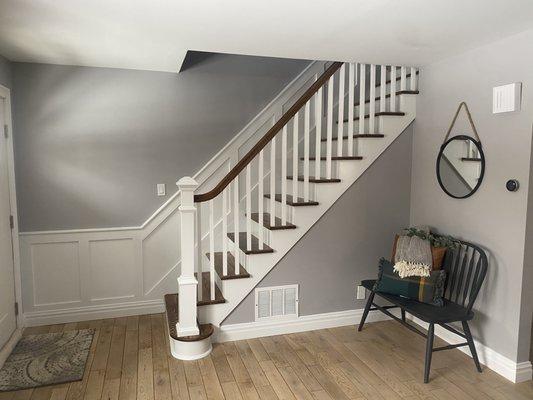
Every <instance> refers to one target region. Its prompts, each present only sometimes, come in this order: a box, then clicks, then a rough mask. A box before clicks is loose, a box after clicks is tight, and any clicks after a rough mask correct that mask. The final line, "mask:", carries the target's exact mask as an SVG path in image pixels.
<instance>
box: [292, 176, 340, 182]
mask: <svg viewBox="0 0 533 400" xmlns="http://www.w3.org/2000/svg"><path fill="white" fill-rule="evenodd" d="M287 179H289V180H291V181H292V180H293V177H292V176H291V175H289V176H287ZM298 180H299V181H300V182H304V176H303V175H298ZM340 181H341V180H340V179H338V178H331V179H327V178H315V177H314V176H310V177H309V182H311V183H339V182H340Z"/></svg>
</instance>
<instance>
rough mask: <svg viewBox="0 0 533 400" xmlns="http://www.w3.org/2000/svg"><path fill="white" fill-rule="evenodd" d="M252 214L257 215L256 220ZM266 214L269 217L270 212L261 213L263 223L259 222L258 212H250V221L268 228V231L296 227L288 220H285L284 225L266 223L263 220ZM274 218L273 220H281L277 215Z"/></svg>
mask: <svg viewBox="0 0 533 400" xmlns="http://www.w3.org/2000/svg"><path fill="white" fill-rule="evenodd" d="M245 215H246V214H245ZM254 216H257V220H255V219H254ZM266 216H268V218H270V213H268V212H265V213H263V223H261V222H259V213H252V217H251V218H252V221H254V222H255V223H257V224H260V225H261V226H263V227H264V228H265V229H268V230H269V231H283V230H289V229H296V225H294V224H293V223H291V222H288V221H287V222H286V225H274V226H272V225H270V224H268V225H266V224H265V222H264V220H265V218H267V217H266ZM274 218H275V220H279V221H281V218H279V217H274Z"/></svg>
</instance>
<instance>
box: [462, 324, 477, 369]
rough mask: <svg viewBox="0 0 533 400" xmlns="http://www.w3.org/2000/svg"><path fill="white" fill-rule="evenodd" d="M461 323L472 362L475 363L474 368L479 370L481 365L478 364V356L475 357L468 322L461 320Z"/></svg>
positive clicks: (474, 347) (474, 348)
mask: <svg viewBox="0 0 533 400" xmlns="http://www.w3.org/2000/svg"><path fill="white" fill-rule="evenodd" d="M462 323H463V331H464V333H465V336H466V341H467V342H468V347H469V348H470V353H472V358H473V359H474V364H476V368H477V370H478V372H481V365H480V364H479V358H478V357H477V351H476V346H475V345H474V339H472V333H471V332H470V327H469V326H468V322H466V321H462Z"/></svg>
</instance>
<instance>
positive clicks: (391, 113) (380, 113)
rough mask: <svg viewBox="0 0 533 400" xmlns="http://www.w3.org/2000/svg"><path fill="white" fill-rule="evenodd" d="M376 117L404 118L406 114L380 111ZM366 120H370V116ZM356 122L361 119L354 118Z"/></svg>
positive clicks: (366, 116) (344, 120) (345, 120)
mask: <svg viewBox="0 0 533 400" xmlns="http://www.w3.org/2000/svg"><path fill="white" fill-rule="evenodd" d="M374 116H375V117H404V116H405V113H404V112H403V111H378V112H376V113H375V114H374ZM364 118H365V119H368V118H370V114H365V116H364ZM353 120H354V121H359V120H360V117H354V118H353ZM348 121H349V120H348V118H346V119H343V120H342V122H348ZM338 123H339V120H337V124H338Z"/></svg>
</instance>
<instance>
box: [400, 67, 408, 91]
mask: <svg viewBox="0 0 533 400" xmlns="http://www.w3.org/2000/svg"><path fill="white" fill-rule="evenodd" d="M400 74H401V75H400V90H406V89H407V68H405V67H401V68H400Z"/></svg>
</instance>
